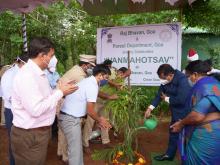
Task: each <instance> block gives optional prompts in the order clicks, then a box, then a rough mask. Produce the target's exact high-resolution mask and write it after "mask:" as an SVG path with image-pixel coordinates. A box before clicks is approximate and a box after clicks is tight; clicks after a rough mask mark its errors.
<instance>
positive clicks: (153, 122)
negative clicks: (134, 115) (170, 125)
mask: <svg viewBox="0 0 220 165" xmlns="http://www.w3.org/2000/svg"><path fill="white" fill-rule="evenodd" d="M157 124H158V121H157V118H156V117H155V116H153V115H151V118H149V119H145V120H144V125H143V126H141V127H138V129H142V128H143V129H147V130H154V129H155V128H156V126H157Z"/></svg>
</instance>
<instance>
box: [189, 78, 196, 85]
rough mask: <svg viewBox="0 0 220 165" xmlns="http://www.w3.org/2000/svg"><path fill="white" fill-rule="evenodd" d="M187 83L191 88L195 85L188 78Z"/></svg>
mask: <svg viewBox="0 0 220 165" xmlns="http://www.w3.org/2000/svg"><path fill="white" fill-rule="evenodd" d="M188 83H189V85H190V86H191V87H192V86H193V85H194V84H195V83H194V82H192V81H191V80H190V78H188Z"/></svg>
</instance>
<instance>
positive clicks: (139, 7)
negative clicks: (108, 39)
mask: <svg viewBox="0 0 220 165" xmlns="http://www.w3.org/2000/svg"><path fill="white" fill-rule="evenodd" d="M194 1H196V0H78V2H79V3H80V4H81V6H82V7H83V9H84V10H85V11H87V12H88V13H89V14H90V15H94V16H97V15H108V14H125V13H127V14H132V13H141V12H156V11H161V10H176V9H181V8H183V7H184V6H185V5H188V4H189V5H191V4H192V3H193V2H194Z"/></svg>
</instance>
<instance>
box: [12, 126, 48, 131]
mask: <svg viewBox="0 0 220 165" xmlns="http://www.w3.org/2000/svg"><path fill="white" fill-rule="evenodd" d="M13 127H15V128H16V129H20V130H25V131H46V130H49V129H50V128H51V126H44V127H38V128H28V129H24V128H19V127H16V126H14V125H13Z"/></svg>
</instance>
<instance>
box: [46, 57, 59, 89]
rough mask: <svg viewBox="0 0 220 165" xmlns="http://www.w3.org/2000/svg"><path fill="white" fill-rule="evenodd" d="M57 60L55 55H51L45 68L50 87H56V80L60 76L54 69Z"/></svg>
mask: <svg viewBox="0 0 220 165" xmlns="http://www.w3.org/2000/svg"><path fill="white" fill-rule="evenodd" d="M57 62H58V60H57V58H56V56H55V55H54V56H53V57H52V59H51V60H50V63H49V65H48V68H47V69H46V70H45V72H46V75H47V78H48V80H49V83H50V87H51V88H52V89H55V88H56V86H57V82H58V80H59V78H60V75H59V73H58V72H57V71H56V66H57Z"/></svg>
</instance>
